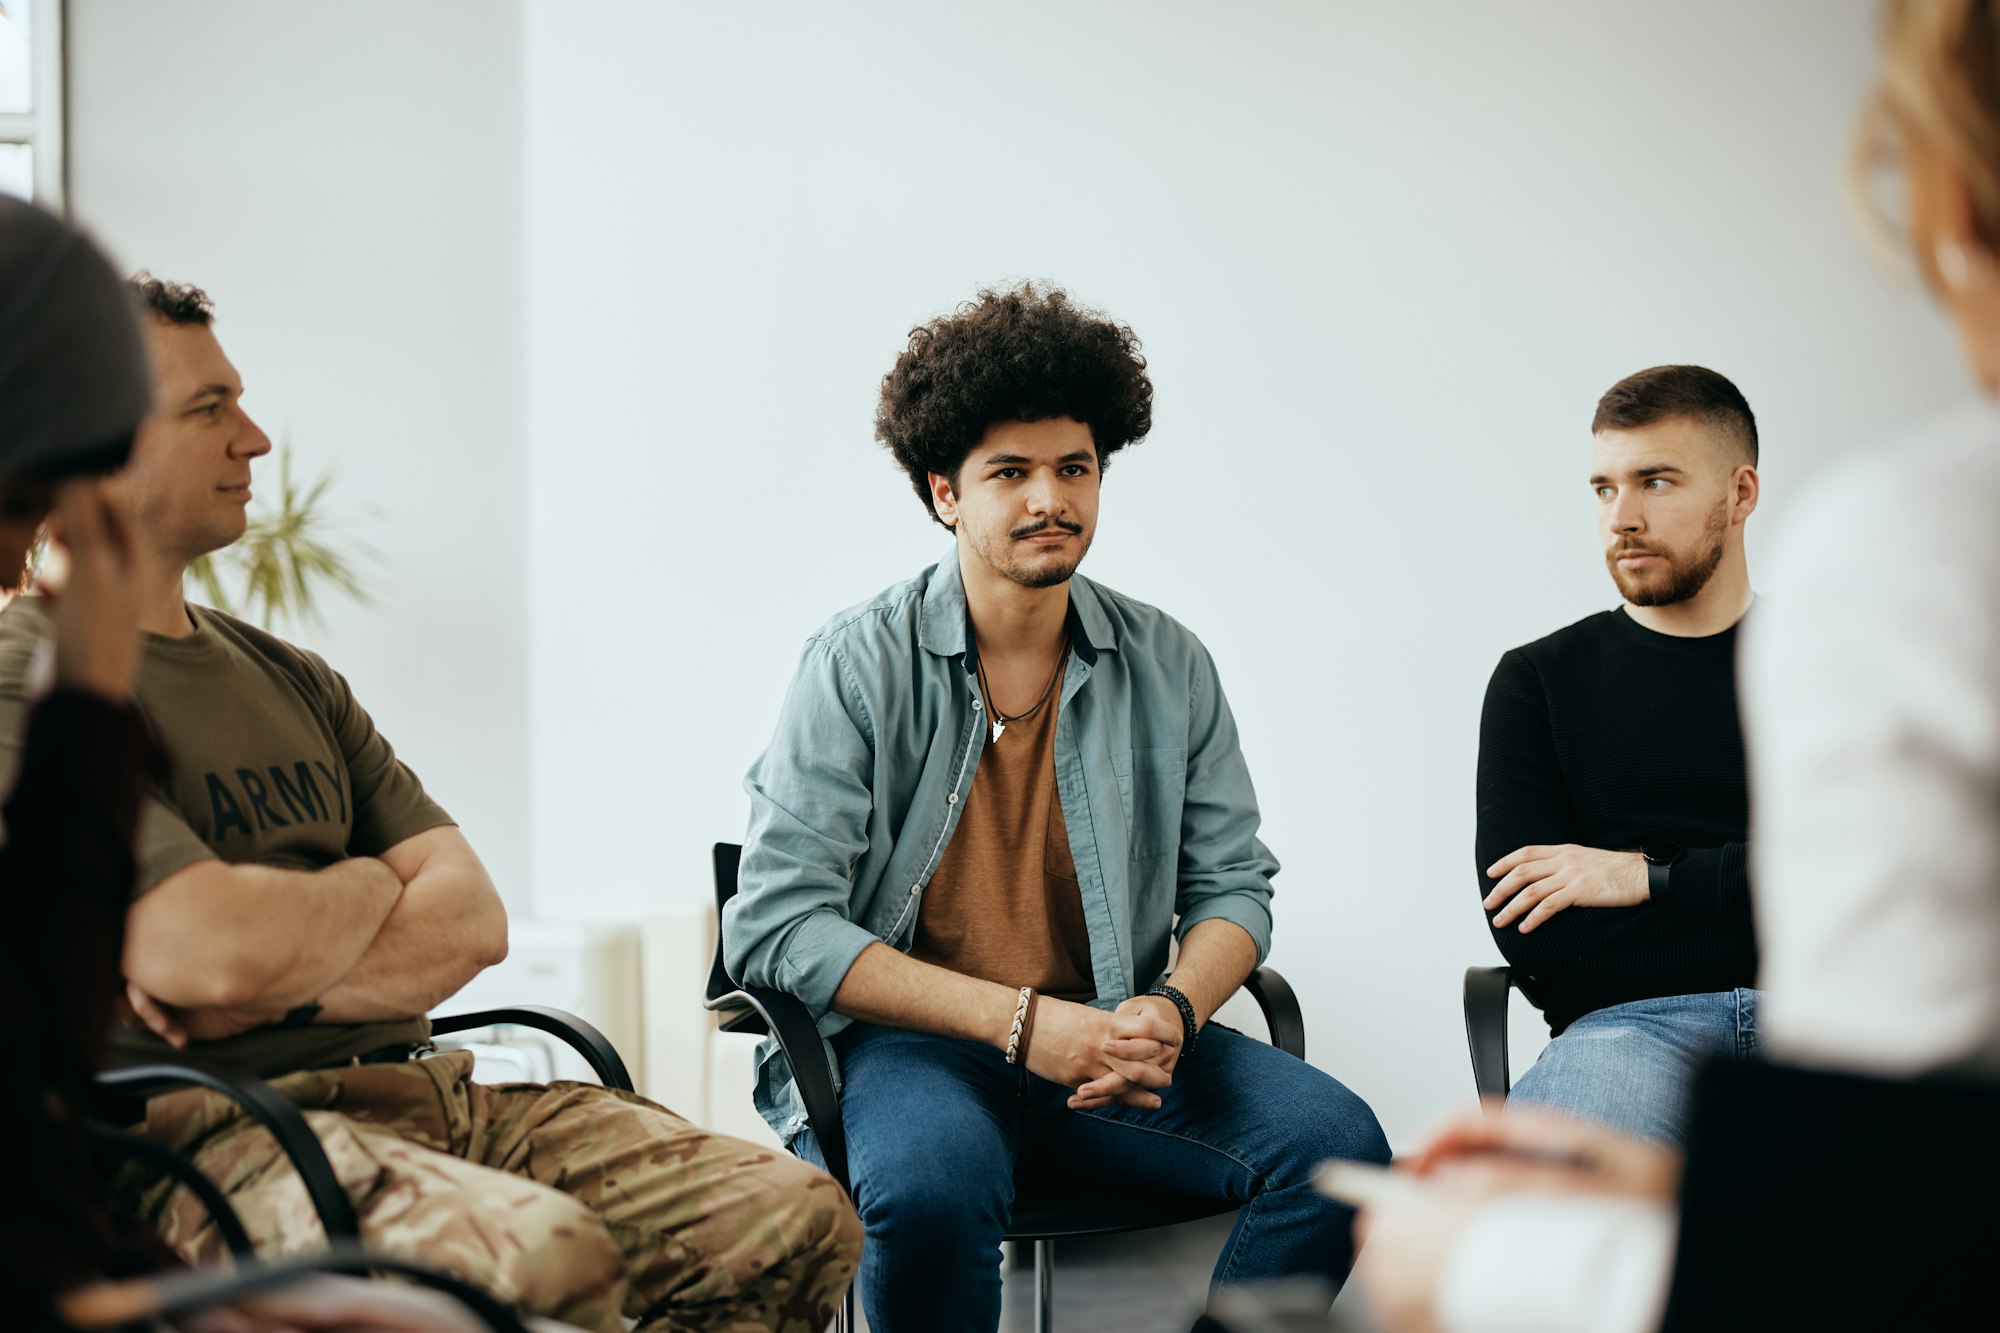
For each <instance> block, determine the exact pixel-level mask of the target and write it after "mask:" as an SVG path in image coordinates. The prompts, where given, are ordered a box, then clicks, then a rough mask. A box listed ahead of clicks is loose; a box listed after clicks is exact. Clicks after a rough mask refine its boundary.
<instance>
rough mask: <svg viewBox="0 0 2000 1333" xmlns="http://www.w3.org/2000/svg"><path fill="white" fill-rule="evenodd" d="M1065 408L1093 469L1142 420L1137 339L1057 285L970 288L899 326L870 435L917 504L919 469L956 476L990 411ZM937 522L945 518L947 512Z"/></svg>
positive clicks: (1032, 414)
mask: <svg viewBox="0 0 2000 1333" xmlns="http://www.w3.org/2000/svg"><path fill="white" fill-rule="evenodd" d="M1055 417H1069V418H1071V419H1072V420H1075V421H1080V422H1082V423H1083V424H1084V425H1086V426H1088V427H1089V428H1090V438H1091V443H1092V444H1094V445H1095V446H1096V448H1097V466H1098V469H1099V470H1100V472H1101V471H1102V470H1103V469H1104V468H1105V467H1106V466H1107V465H1108V464H1109V463H1110V461H1111V455H1113V454H1115V453H1117V452H1118V451H1119V450H1120V449H1123V448H1124V447H1125V446H1126V445H1128V444H1137V443H1138V442H1139V441H1140V440H1143V439H1145V438H1146V433H1147V432H1148V431H1150V430H1151V429H1152V428H1153V382H1152V381H1151V380H1149V379H1148V378H1147V377H1146V358H1145V357H1143V356H1141V355H1140V354H1139V339H1138V338H1137V337H1136V336H1135V335H1134V334H1133V332H1132V330H1131V329H1130V328H1128V327H1126V326H1125V325H1123V324H1118V323H1114V322H1113V321H1112V320H1110V319H1107V318H1106V317H1105V316H1104V315H1103V314H1102V313H1100V312H1098V311H1095V310H1089V309H1086V308H1084V307H1082V306H1078V305H1075V304H1072V303H1071V301H1070V299H1069V296H1068V294H1067V293H1065V292H1063V291H1062V290H1061V289H1060V288H1054V287H1048V288H1044V287H1037V286H1036V285H1035V284H1033V283H1022V284H1021V285H1019V286H1017V287H1010V288H1006V289H1003V290H997V291H982V292H980V293H979V296H978V299H976V300H973V301H968V302H966V303H965V304H964V305H962V306H960V307H959V308H958V309H957V310H956V311H954V312H953V313H952V314H950V315H945V316H940V317H939V318H937V319H934V320H932V321H931V322H930V323H928V324H922V325H919V326H918V327H916V328H914V329H912V330H910V341H909V344H908V345H907V346H906V347H905V348H904V349H903V352H902V354H901V355H900V356H898V357H897V358H896V364H895V367H894V368H893V369H892V370H890V372H889V373H888V374H887V375H885V376H883V378H882V398H881V402H880V404H879V406H878V407H877V408H876V412H875V438H876V439H877V440H879V441H881V443H882V444H883V445H885V446H886V447H887V448H888V450H889V452H890V453H892V454H894V455H895V456H896V462H897V463H898V464H899V465H901V467H902V469H903V471H904V472H906V473H908V474H909V478H910V485H911V487H912V488H913V489H915V491H916V493H917V497H918V499H920V500H922V501H923V505H924V512H925V513H927V514H929V515H930V516H931V517H932V518H933V519H934V520H936V521H937V522H939V523H943V522H944V520H942V519H939V518H938V516H937V511H936V510H935V509H934V508H933V507H932V505H931V488H930V479H929V477H930V474H931V473H933V472H936V473H939V474H940V475H943V476H947V477H949V478H951V483H952V488H953V490H956V489H957V487H958V474H959V470H960V469H961V468H962V467H964V465H965V456H966V454H968V453H969V452H971V450H972V447H973V446H974V445H976V444H978V443H979V441H980V439H981V438H982V437H983V436H984V435H985V434H986V432H987V431H988V430H989V429H991V428H992V427H993V426H995V425H997V424H998V423H1000V422H1002V421H1046V420H1049V419H1051V418H1055ZM945 526H947V527H949V526H950V525H949V524H946V525H945Z"/></svg>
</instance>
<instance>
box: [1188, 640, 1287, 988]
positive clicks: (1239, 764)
mask: <svg viewBox="0 0 2000 1333" xmlns="http://www.w3.org/2000/svg"><path fill="white" fill-rule="evenodd" d="M1188 704H1189V708H1188V758H1187V780H1186V789H1185V795H1184V796H1183V798H1182V805H1181V840H1180V865H1179V874H1178V891H1177V894H1176V900H1175V910H1176V911H1178V912H1179V914H1180V922H1179V924H1178V926H1177V928H1176V929H1177V933H1178V934H1179V935H1181V936H1182V937H1185V936H1186V935H1187V932H1188V931H1190V930H1192V929H1194V927H1195V926H1197V925H1199V924H1200V923H1202V922H1203V921H1211V920H1222V921H1230V922H1233V923H1235V924H1236V925H1238V926H1241V927H1242V928H1243V930H1244V932H1245V933H1246V934H1248V935H1249V936H1250V938H1251V940H1253V941H1254V942H1255V943H1256V945H1257V961H1258V962H1259V963H1262V962H1263V961H1264V958H1265V956H1266V955H1268V954H1269V953H1270V951H1271V877H1272V876H1273V875H1275V874H1277V873H1278V862H1277V858H1275V857H1273V856H1272V855H1271V852H1270V849H1269V848H1267V847H1265V846H1264V844H1263V842H1262V841H1261V840H1259V838H1258V837H1257V828H1258V824H1259V823H1260V821H1261V816H1260V815H1259V814H1258V810H1257V792H1256V789H1255V788H1254V787H1253V786H1252V785H1251V782H1250V766H1249V765H1248V764H1247V763H1245V762H1244V759H1243V748H1242V745H1241V744H1240V743H1239V741H1238V738H1237V734H1236V719H1235V717H1234V716H1233V715H1232V714H1231V713H1230V711H1229V701H1228V700H1227V699H1226V698H1224V697H1223V693H1222V682H1221V681H1220V680H1219V679H1218V678H1217V676H1216V671H1215V662H1214V661H1213V660H1212V659H1211V658H1210V657H1209V655H1208V653H1207V652H1206V651H1203V652H1202V653H1201V655H1200V658H1199V660H1198V662H1197V664H1196V668H1195V673H1194V680H1193V682H1192V685H1191V687H1190V690H1189V699H1188Z"/></svg>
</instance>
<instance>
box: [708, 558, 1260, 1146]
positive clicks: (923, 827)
mask: <svg viewBox="0 0 2000 1333" xmlns="http://www.w3.org/2000/svg"><path fill="white" fill-rule="evenodd" d="M1069 593H1070V624H1071V636H1070V642H1071V648H1070V659H1069V666H1068V670H1067V672H1066V673H1065V675H1064V677H1063V691H1062V705H1061V711H1060V713H1059V715H1058V717H1057V720H1056V739H1055V768H1056V790H1057V793H1058V795H1059V797H1060V799H1061V801H1062V811H1063V822H1064V823H1065V824H1066V825H1067V826H1068V829H1069V838H1070V854H1071V857H1072V859H1074V861H1075V862H1076V877H1077V883H1078V884H1079V886H1080V887H1081V890H1082V896H1083V917H1084V923H1085V926H1086V928H1087V929H1088V931H1089V935H1090V962H1091V969H1092V972H1093V974H1094V978H1095V982H1096V987H1097V999H1096V1001H1095V1003H1096V1004H1097V1005H1098V1007H1100V1008H1111V1007H1113V1006H1115V1005H1117V1004H1118V1003H1119V1002H1120V1001H1122V1000H1124V999H1126V998H1128V997H1130V996H1132V995H1135V994H1139V993H1141V992H1143V991H1144V990H1145V988H1146V987H1147V986H1149V985H1150V984H1152V982H1153V981H1154V980H1156V979H1157V978H1158V977H1159V976H1160V975H1161V973H1163V972H1164V971H1165V970H1166V966H1167V948H1168V938H1169V936H1170V935H1171V934H1172V933H1173V931H1174V930H1175V928H1176V927H1175V917H1176V915H1178V916H1179V925H1178V929H1179V931H1180V933H1182V934H1186V932H1187V931H1188V930H1189V929H1190V928H1192V927H1193V926H1195V925H1196V924H1198V923H1200V922H1202V921H1207V920H1209V919H1210V918H1214V917H1219V918H1221V919H1222V920H1225V921H1233V922H1235V923H1236V924H1237V925H1239V926H1241V927H1242V928H1243V929H1244V930H1246V931H1248V932H1249V934H1250V937H1251V939H1253V940H1255V941H1256V943H1257V956H1258V959H1259V961H1262V959H1263V957H1264V955H1265V953H1266V952H1267V951H1268V950H1269V948H1270V943H1271V905H1270V904H1271V876H1272V875H1274V874H1275V873H1277V869H1278V863H1277V862H1276V861H1275V860H1274V859H1272V856H1271V853H1270V852H1269V851H1268V850H1266V849H1265V847H1264V844H1263V843H1262V842H1260V841H1259V840H1258V838H1257V824H1258V815H1257V796H1256V793H1255V792H1254V791H1253V790H1252V789H1251V785H1250V772H1249V769H1248V768H1247V767H1246V766H1245V764H1244V762H1243V753H1242V750H1241V749H1240V748H1239V747H1238V744H1237V738H1236V722H1235V719H1234V718H1232V717H1231V716H1230V712H1229V704H1228V702H1227V701H1226V700H1225V699H1224V698H1223V696H1222V686H1221V683H1220V682H1219V681H1218V680H1217V679H1216V674H1215V663H1214V662H1213V661H1212V660H1211V659H1210V657H1209V655H1208V650H1207V649H1205V648H1203V647H1202V645H1201V641H1200V640H1199V639H1197V638H1195V636H1194V635H1193V634H1191V633H1189V632H1188V631H1187V630H1186V629H1185V628H1184V627H1182V626H1181V625H1180V624H1179V623H1177V622H1176V621H1174V620H1173V619H1171V618H1170V617H1168V616H1166V615H1164V614H1162V613H1161V612H1159V611H1156V610H1154V609H1153V608H1152V607H1150V606H1147V605H1145V604H1143V603H1141V602H1135V601H1133V600H1132V599H1131V598H1129V597H1123V596H1120V595H1119V594H1118V593H1115V592H1112V591H1111V590H1110V589H1108V588H1102V587H1099V586H1098V585H1096V584H1094V583H1092V582H1090V581H1089V580H1088V579H1085V578H1082V577H1080V576H1078V577H1073V578H1071V580H1070V584H1069ZM976 665H977V662H976V657H975V653H974V650H973V645H972V640H971V635H970V632H969V629H968V626H967V621H966V610H965V588H964V585H963V583H962V582H961V581H960V579H959V573H958V559H957V555H956V553H955V552H954V553H953V554H951V555H948V556H946V558H945V559H944V560H942V561H940V562H939V563H938V564H936V565H933V566H932V567H931V568H930V569H928V570H925V571H924V572H923V573H922V574H919V575H918V576H917V577H916V578H914V579H912V580H910V581H909V582H907V583H900V584H897V585H896V586H895V587H893V588H890V589H889V590H888V591H886V592H884V593H882V594H881V595H880V596H879V597H876V598H875V599H873V600H872V601H869V602H866V603H864V604H863V605H861V606H858V607H855V608H853V609H851V610H849V611H845V612H842V613H841V614H840V615H838V616H835V617H834V618H833V620H831V621H830V622H828V624H827V625H826V626H825V628H823V629H821V630H820V631H819V633H817V634H815V635H813V636H812V638H811V639H809V640H807V641H806V646H805V652H804V653H803V654H802V655H801V657H800V659H799V669H798V674H797V676H796V677H794V678H793V681H792V687H791V691H790V692H789V693H788V694H787V695H786V697H785V704H784V709H783V711H782V712H781V713H780V714H779V717H778V729H777V734H776V735H775V736H774V737H773V738H772V741H771V746H770V748H769V749H768V750H766V751H765V752H764V755H763V757H762V758H761V759H759V760H758V761H757V763H756V764H755V765H754V766H753V767H752V768H751V770H750V773H749V776H748V778H746V779H745V782H744V785H745V787H746V788H747V789H748V790H749V793H750V829H749V833H748V835H747V836H746V837H745V839H744V847H743V861H742V877H741V882H740V887H739V890H738V892H737V894H736V897H735V898H733V899H732V900H731V901H730V903H729V907H728V910H727V911H726V912H725V913H724V914H723V921H722V938H723V947H724V954H725V960H726V962H727V963H728V967H729V972H730V975H731V976H732V977H734V978H735V979H736V980H737V981H738V982H740V983H742V984H745V985H761V986H769V987H771V988H773V989H775V990H781V991H786V992H788V993H790V994H792V995H796V996H797V997H798V998H799V999H801V1000H803V1001H804V1002H805V1004H806V1006H807V1007H808V1008H809V1009H811V1011H812V1013H813V1016H814V1017H815V1018H816V1019H818V1020H819V1030H820V1033H821V1035H822V1037H830V1036H832V1035H833V1034H834V1033H836V1032H838V1031H840V1029H841V1028H843V1027H845V1026H846V1025H847V1021H848V1020H847V1019H845V1018H843V1017H841V1016H840V1015H838V1014H835V1013H833V1012H831V1006H832V1004H833V996H834V992H835V991H837V990H839V989H840V983H841V980H842V978H844V977H845V976H846V975H847V969H848V968H849V967H850V966H851V965H852V964H853V962H854V960H855V958H856V956H858V955H859V954H860V953H861V951H862V950H863V949H865V948H867V947H868V946H869V945H870V944H872V943H874V942H875V941H877V940H880V941H882V942H883V943H886V944H888V945H891V946H892V947H894V948H897V949H901V950H904V951H905V952H907V951H908V950H909V947H910V941H911V939H912V937H913V936H914V934H915V931H916V921H917V913H918V911H919V910H920V909H921V907H922V903H923V895H924V888H925V886H926V885H928V884H929V883H930V878H931V875H932V873H933V872H934V871H935V870H936V869H937V866H938V862H939V860H940V859H941V858H942V857H943V855H944V849H945V845H946V843H948V842H949V841H950V840H951V835H952V830H953V829H954V828H955V827H956V826H957V822H958V815H959V812H960V811H961V810H963V809H964V803H965V799H966V797H967V795H968V794H969V793H970V792H971V790H972V778H973V774H974V773H975V772H976V771H977V769H978V766H979V756H980V754H981V752H982V751H983V750H984V749H985V745H986V740H987V736H988V734H989V733H988V721H987V717H986V713H985V705H984V704H983V703H982V701H981V699H980V695H979V687H978V683H977V681H976V679H975V676H974V669H975V667H976ZM756 1097H757V1109H758V1110H759V1111H761V1112H762V1113H763V1115H764V1118H765V1119H766V1120H767V1121H769V1122H770V1124H771V1127H772V1128H773V1129H775V1130H776V1131H777V1132H778V1133H779V1134H780V1135H781V1136H782V1137H783V1138H784V1139H785V1140H786V1141H787V1142H790V1140H791V1138H792V1136H794V1135H795V1134H797V1133H798V1131H799V1129H800V1128H801V1127H803V1125H804V1124H805V1116H804V1108H803V1106H802V1105H801V1104H800V1102H799V1100H798V1094H797V1093H796V1091H795V1090H794V1089H793V1086H792V1079H791V1071H790V1070H789V1069H788V1068H786V1066H785V1061H784V1059H783V1057H782V1056H781V1055H780V1054H779V1053H778V1051H777V1044H776V1042H774V1041H769V1040H767V1041H766V1042H765V1043H764V1048H763V1050H762V1051H761V1052H760V1053H759V1056H758V1071H757V1088H756Z"/></svg>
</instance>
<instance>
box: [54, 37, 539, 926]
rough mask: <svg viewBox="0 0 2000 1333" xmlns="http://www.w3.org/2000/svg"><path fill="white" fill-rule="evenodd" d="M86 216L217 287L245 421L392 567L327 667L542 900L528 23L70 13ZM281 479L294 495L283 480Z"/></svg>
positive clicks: (139, 262)
mask: <svg viewBox="0 0 2000 1333" xmlns="http://www.w3.org/2000/svg"><path fill="white" fill-rule="evenodd" d="M69 21H70V27H69V62H70V79H71V82H70V90H69V97H70V173H71V174H70V186H71V190H70V204H71V208H72V210H73V212H74V213H75V215H76V216H77V217H78V218H79V219H80V220H81V221H83V222H84V223H85V224H87V225H88V226H90V227H92V228H93V229H94V230H95V231H96V232H97V233H98V235H99V237H100V239H101V240H103V241H104V242H105V243H106V244H107V245H108V246H109V247H110V249H111V250H112V252H113V253H114V254H115V255H116V256H117V258H118V259H119V261H120V262H122V263H124V264H125V265H127V266H129V267H133V268H137V267H141V266H144V267H149V268H151V269H153V270H154V271H155V272H157V273H159V274H161V275H162V276H165V277H171V278H176V279H180V280H185V281H191V282H195V283H199V284H200V285H201V286H203V287H204V288H206V289H207V290H208V292H209V294H210V295H211V296H213V297H214V298H215V299H216V301H217V303H218V306H219V314H218V320H217V324H216V331H217V334H218V336H220V338H221V339H222V342H223V346H224V347H225V349H226V350H227V351H228V352H229V353H230V355H231V357H232V358H233V359H234V360H235V362H236V364H237V366H238V368H239V369H240V370H242V372H243V375H244V379H245V382H246V384H247V386H248V393H247V396H246V397H245V399H244V402H245V406H246V407H247V408H248V409H249V410H250V411H251V413H252V414H253V415H254V416H256V417H257V418H258V420H259V421H260V422H261V423H262V424H263V426H264V427H265V429H266V430H268V431H269V432H270V434H271V436H272V437H273V438H274V439H278V440H283V439H286V438H289V439H290V440H291V442H292V444H293V446H294V448H295V450H296V453H297V457H296V459H295V469H296V470H297V471H298V472H300V473H301V474H303V475H307V476H309V475H312V474H313V473H316V472H317V471H318V470H319V469H321V468H325V467H332V468H335V469H337V472H338V480H337V482H336V483H335V486H334V489H333V492H332V504H333V506H334V508H335V511H336V513H337V514H338V515H340V516H341V517H343V518H344V519H346V520H348V522H349V525H350V526H349V529H348V530H349V531H351V532H352V533H353V534H354V535H355V536H357V537H359V538H361V539H362V540H364V541H366V542H367V543H368V544H370V545H372V546H374V547H375V548H377V549H378V550H379V551H381V552H383V553H384V554H385V555H386V556H387V558H388V562H387V564H386V566H385V567H381V568H380V569H379V570H378V572H376V573H375V574H374V576H373V577H372V578H371V580H370V581H371V584H372V586H373V587H374V589H375V591H376V598H375V601H374V603H373V605H370V606H366V607H357V606H351V605H338V606H335V607H333V608H331V609H330V611H329V614H328V616H327V623H326V625H325V627H324V628H323V629H319V630H310V629H308V630H301V631H297V632H295V633H292V635H291V637H294V638H296V639H298V640H299V641H301V642H303V643H306V644H307V645H309V646H311V647H314V648H317V649H320V650H321V651H323V652H325V653H326V654H327V656H328V657H329V658H330V659H331V660H332V662H333V664H334V665H335V666H336V667H337V668H338V669H340V670H341V671H343V672H345V673H346V674H347V676H348V678H349V679H350V680H351V681H352V682H353V684H354V688H355V690H356V692H357V694H358V696H359V697H360V699H361V701H362V703H363V704H364V705H365V706H366V707H368V708H369V709H370V711H371V712H372V713H373V714H374V715H375V718H376V721H377V722H378V724H379V725H380V726H381V727H382V730H383V732H384V733H385V734H386V735H387V736H388V737H389V738H390V740H391V741H392V742H394V744H395V745H396V746H397V748H398V750H399V751H400V752H401V753H402V755H403V756H404V757H405V758H406V759H408V760H409V762H410V763H411V765H412V766H413V767H414V768H415V769H416V771H417V772H418V773H419V774H420V775H421V776H422V777H423V779H424V781H425V783H426V784H427V785H428V786H429V788H430V789H431V791H432V792H433V793H434V794H435V795H436V796H437V797H438V798H439V800H441V801H442V802H443V803H444V805H445V807H446V808H447V809H449V810H450V811H452V813H453V814H454V815H455V816H456V817H457V818H458V819H459V821H460V822H461V824H462V825H463V826H464V828H465V830H466V832H467V833H468V834H469V835H470V836H471V837H472V839H473V841H474V843H475V845H476V846H477V847H478V848H479V850H480V851H481V853H482V854H483V855H484V856H485V858H486V861H487V863H488V865H489V867H490V868H491V869H492V871H493V873H494V876H495V878H496V879H497V880H498V882H499V883H500V885H501V886H502V890H503V892H505V893H506V894H507V895H508V896H509V898H510V899H511V900H512V901H514V902H515V903H516V904H525V903H526V901H527V897H528V895H527V892H526V882H525V880H526V874H527V869H528V857H527V839H528V833H527V824H528V820H527V791H528V779H527V773H528V734H527V715H528V695H527V666H526V657H527V640H528V617H527V605H526V595H525V584H526V576H527V556H526V550H525V542H524V539H523V525H524V522H525V506H524V503H523V498H522V477H523V432H522V428H521V421H520V403H521V391H520V378H521V365H522V363H521V297H520V280H521V272H522V253H521V233H520V212H521V210H520V191H521V127H520V86H521V77H520V61H521V55H520V14H519V10H518V7H517V6H516V5H515V4H513V3H478V2H476V0H450V2H449V3H433V4H427V5H407V4H401V3H397V2H396V0H360V2H359V3H347V4H340V5H305V4H283V5H277V4H266V3H259V2H258V0H174V2H173V3H151V2H150V0H70V4H69ZM260 476H261V478H262V480H261V481H260V482H259V487H260V488H261V489H262V490H264V491H265V492H266V493H267V494H271V493H274V492H275V490H276V469H275V467H274V466H272V465H271V464H269V463H268V462H267V463H266V464H264V465H262V466H261V467H260Z"/></svg>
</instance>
